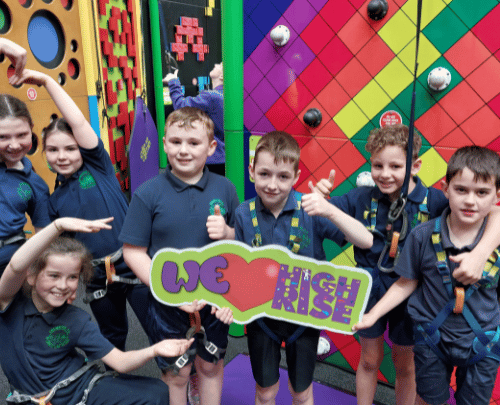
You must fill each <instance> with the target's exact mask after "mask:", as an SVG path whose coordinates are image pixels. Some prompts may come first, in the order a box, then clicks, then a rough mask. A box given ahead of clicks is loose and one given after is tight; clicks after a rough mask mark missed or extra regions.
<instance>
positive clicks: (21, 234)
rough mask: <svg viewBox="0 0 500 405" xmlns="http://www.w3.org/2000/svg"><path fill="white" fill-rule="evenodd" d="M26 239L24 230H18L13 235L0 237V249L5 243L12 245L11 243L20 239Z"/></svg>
mask: <svg viewBox="0 0 500 405" xmlns="http://www.w3.org/2000/svg"><path fill="white" fill-rule="evenodd" d="M25 240H26V235H25V234H24V232H19V233H16V234H15V235H13V236H10V237H8V238H6V239H0V249H1V248H3V247H4V246H7V245H12V244H13V243H16V242H20V241H23V242H24V241H25Z"/></svg>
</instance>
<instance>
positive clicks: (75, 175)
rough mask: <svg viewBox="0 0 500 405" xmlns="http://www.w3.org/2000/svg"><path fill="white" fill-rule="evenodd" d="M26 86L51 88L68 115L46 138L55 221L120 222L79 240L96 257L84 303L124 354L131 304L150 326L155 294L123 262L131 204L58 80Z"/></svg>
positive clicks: (25, 77) (29, 78) (30, 79)
mask: <svg viewBox="0 0 500 405" xmlns="http://www.w3.org/2000/svg"><path fill="white" fill-rule="evenodd" d="M21 81H22V82H24V83H31V84H35V85H38V86H43V87H45V89H46V90H47V92H48V93H49V95H50V96H51V97H52V99H53V101H54V103H55V104H56V106H57V108H59V111H60V112H61V115H62V117H61V118H56V119H55V120H53V121H52V122H51V124H50V125H49V126H48V127H46V128H45V129H44V130H43V134H42V144H43V150H44V152H45V156H46V158H47V162H48V164H49V165H50V167H51V169H52V170H53V171H55V172H56V173H57V182H58V186H57V188H56V189H55V190H54V192H53V193H52V195H51V196H50V199H49V215H50V219H52V220H54V219H56V218H60V217H66V216H72V217H78V218H82V219H88V220H93V219H97V218H107V217H110V216H113V217H114V218H115V219H114V226H113V229H106V230H103V231H102V232H100V233H99V234H88V233H87V234H77V235H75V237H76V239H78V240H80V241H81V242H83V243H84V245H85V246H87V247H88V248H89V250H90V251H91V253H92V255H93V257H94V260H93V261H92V263H93V266H94V277H93V279H92V280H91V281H90V283H89V284H88V286H87V290H86V296H85V297H84V302H86V303H90V307H91V309H92V312H93V314H94V316H95V318H96V320H97V323H98V324H99V327H100V329H101V332H102V334H103V335H104V336H105V337H106V338H107V339H108V340H109V341H110V342H111V343H113V345H114V346H116V347H117V348H119V349H121V350H124V349H125V341H126V338H127V333H128V320H127V307H126V303H127V301H128V302H129V303H130V306H131V307H132V309H133V311H134V312H135V314H136V315H137V318H138V319H139V321H140V322H141V323H142V325H143V327H145V326H146V318H147V302H148V301H147V299H148V291H149V289H148V288H147V287H146V286H145V285H144V284H141V283H140V281H139V280H138V279H137V278H136V277H135V275H134V274H133V273H132V271H130V269H129V268H128V267H127V265H126V264H125V262H124V261H123V258H122V249H121V247H122V244H121V243H120V242H119V241H118V235H119V233H120V231H121V228H122V224H123V220H124V218H125V214H126V212H127V208H128V201H127V199H126V197H125V195H124V194H123V193H122V190H121V188H120V184H119V182H118V180H117V178H116V176H115V169H114V167H113V164H112V163H111V160H110V157H109V154H108V152H107V151H106V150H105V149H104V144H103V142H102V141H101V139H100V138H99V137H98V136H97V135H96V133H95V132H94V130H93V129H92V127H91V126H90V123H89V122H88V121H87V120H86V118H85V116H84V115H83V113H82V112H81V111H80V109H79V108H78V106H77V105H76V104H75V102H74V101H73V100H72V99H71V97H70V96H69V95H68V94H67V93H66V92H65V91H64V89H63V88H62V87H61V86H60V85H59V84H58V83H57V82H56V80H54V79H53V78H52V77H50V76H49V75H47V74H44V73H41V72H37V71H34V70H28V69H25V70H24V71H23V73H22V77H21Z"/></svg>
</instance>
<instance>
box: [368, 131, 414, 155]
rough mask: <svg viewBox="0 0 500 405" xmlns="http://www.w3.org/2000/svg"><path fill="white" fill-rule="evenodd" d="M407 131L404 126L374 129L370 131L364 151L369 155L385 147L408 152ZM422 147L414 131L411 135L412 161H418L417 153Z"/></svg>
mask: <svg viewBox="0 0 500 405" xmlns="http://www.w3.org/2000/svg"><path fill="white" fill-rule="evenodd" d="M409 132H410V131H409V129H408V127H407V126H406V125H403V124H396V125H387V126H385V127H383V128H375V129H372V130H371V131H370V136H369V137H368V141H367V142H366V146H365V149H366V151H367V152H369V153H370V154H371V155H373V154H374V153H377V152H380V151H381V150H382V149H384V148H385V147H386V146H401V147H402V148H403V150H404V151H405V153H406V151H407V150H408V138H409ZM421 147H422V138H421V137H420V134H419V133H418V132H417V131H415V132H414V134H413V160H417V159H418V152H420V148H421Z"/></svg>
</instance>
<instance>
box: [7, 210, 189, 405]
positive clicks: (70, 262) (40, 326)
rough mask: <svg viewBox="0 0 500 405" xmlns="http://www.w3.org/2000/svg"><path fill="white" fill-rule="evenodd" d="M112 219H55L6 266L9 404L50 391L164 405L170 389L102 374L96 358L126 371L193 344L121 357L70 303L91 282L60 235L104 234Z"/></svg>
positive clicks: (64, 399) (58, 401)
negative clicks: (83, 283)
mask: <svg viewBox="0 0 500 405" xmlns="http://www.w3.org/2000/svg"><path fill="white" fill-rule="evenodd" d="M112 219H113V218H107V219H99V220H94V221H86V220H81V219H77V218H60V219H57V220H55V221H54V222H53V223H52V224H51V225H49V226H46V227H45V228H44V229H43V230H41V231H40V232H38V233H37V234H36V235H35V236H33V237H32V238H30V239H29V240H28V241H27V242H26V243H25V244H24V245H23V246H22V247H21V248H20V249H19V250H18V251H17V252H16V253H15V254H14V256H13V257H12V259H11V261H10V262H9V264H8V265H7V268H6V269H5V272H4V274H3V275H2V277H1V278H0V335H1V336H2V341H1V344H0V345H1V350H0V364H1V366H2V369H3V371H4V372H5V375H6V376H7V378H8V380H9V383H10V384H11V386H12V387H13V390H14V391H13V395H12V396H10V397H9V399H8V400H7V402H8V403H28V402H29V403H31V402H33V403H35V400H33V401H32V400H31V399H30V397H32V396H35V395H36V396H37V397H38V395H37V394H39V393H44V392H45V394H42V395H43V396H46V395H49V393H48V391H49V390H54V391H55V393H54V394H53V395H52V393H51V394H50V395H49V396H48V397H45V401H44V402H43V403H49V401H50V403H51V404H53V405H68V404H76V403H78V404H80V405H84V404H87V405H92V404H95V405H97V404H107V405H108V404H109V405H111V404H116V405H118V404H119V405H125V404H130V405H138V404H144V405H145V404H151V405H165V404H168V388H167V387H166V386H165V385H164V384H163V383H161V382H159V381H158V380H156V379H153V378H146V377H135V376H127V375H118V374H117V373H115V374H110V373H106V374H104V375H102V374H101V373H99V370H98V365H97V364H94V361H96V360H98V359H102V360H103V362H104V363H105V364H107V365H108V366H110V367H112V368H114V369H115V370H117V371H119V372H121V373H126V372H129V371H131V370H134V369H136V368H138V367H140V366H141V365H143V364H145V363H146V362H147V361H149V360H151V359H152V358H153V357H154V356H158V355H163V356H165V355H167V356H175V355H178V354H182V353H183V352H185V351H186V349H187V348H188V346H189V345H190V344H191V341H189V340H186V339H184V340H170V341H168V340H166V341H163V342H160V343H157V344H155V345H153V346H151V347H147V348H145V349H141V350H135V351H129V352H122V351H120V350H119V349H117V348H115V347H113V345H112V344H111V343H110V342H109V341H108V340H107V339H105V338H104V337H103V336H102V334H101V333H100V332H99V330H98V329H97V326H96V325H95V324H94V323H93V322H92V321H91V318H90V315H89V314H87V313H86V312H85V311H83V310H82V309H80V308H77V307H73V306H72V305H69V304H67V301H68V299H70V298H71V297H72V296H73V294H74V293H75V292H76V290H77V288H78V283H79V280H80V278H82V279H83V280H89V279H90V277H91V275H92V266H91V264H90V259H91V257H92V256H91V254H90V252H89V251H88V250H87V249H86V248H85V246H84V245H83V244H82V243H81V242H79V241H77V240H75V239H71V238H67V237H59V235H61V233H62V232H63V231H70V232H85V233H94V232H99V231H100V230H104V229H109V228H111V226H110V225H109V224H108V223H109V222H110V221H112ZM23 285H24V287H23ZM23 290H24V291H23ZM76 348H79V349H81V350H83V351H84V352H85V355H86V356H87V357H88V360H89V361H90V362H91V363H90V362H89V363H86V359H85V356H84V355H83V354H81V353H79V352H78V351H76ZM76 372H78V374H80V375H76V374H75V373H76ZM70 376H71V377H72V379H70V380H68V378H69V377H70ZM87 390H90V392H86V391H87ZM23 395H25V396H24V401H21V400H22V399H23ZM85 398H87V399H86V400H85ZM40 401H41V400H39V401H38V402H37V403H42V402H40Z"/></svg>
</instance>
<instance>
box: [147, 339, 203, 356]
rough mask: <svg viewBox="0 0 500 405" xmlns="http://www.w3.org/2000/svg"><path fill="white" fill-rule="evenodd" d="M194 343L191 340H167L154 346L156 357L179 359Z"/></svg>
mask: <svg viewBox="0 0 500 405" xmlns="http://www.w3.org/2000/svg"><path fill="white" fill-rule="evenodd" d="M193 342H194V338H191V339H189V340H188V339H165V340H162V341H161V342H158V343H157V344H155V345H154V346H153V351H154V355H155V356H161V357H177V356H181V355H183V354H184V353H185V352H186V350H187V349H188V348H189V346H191V345H192V344H193Z"/></svg>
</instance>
